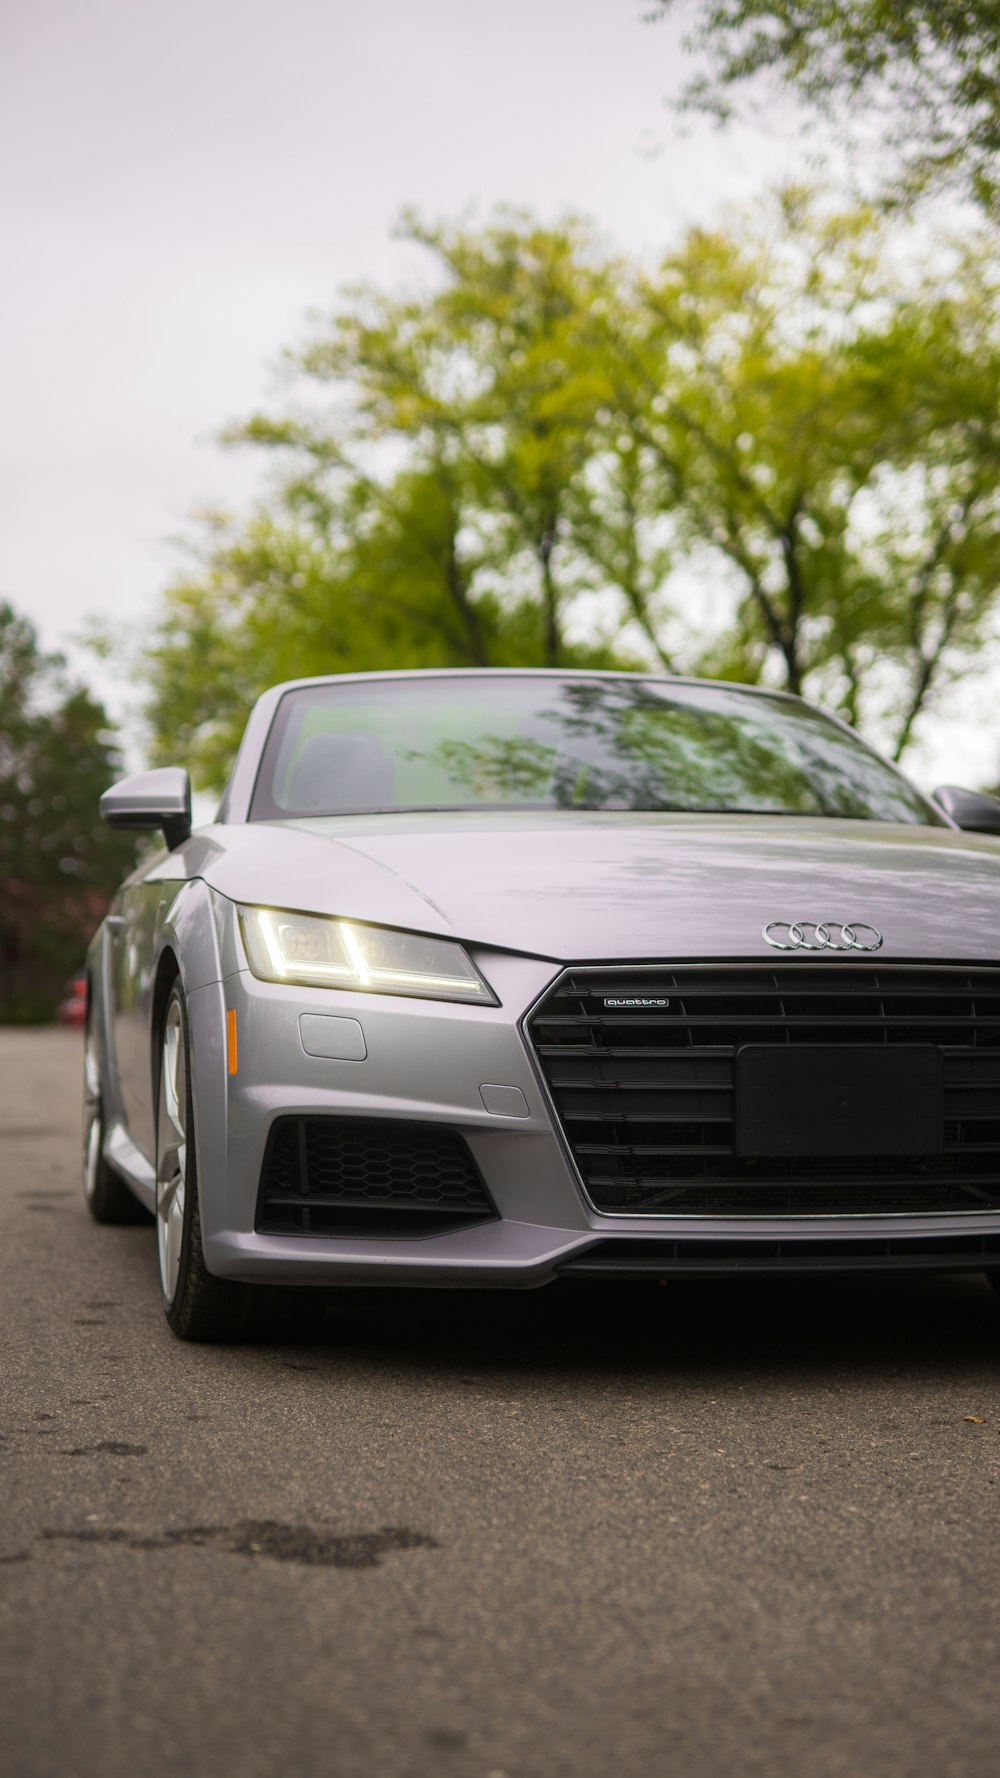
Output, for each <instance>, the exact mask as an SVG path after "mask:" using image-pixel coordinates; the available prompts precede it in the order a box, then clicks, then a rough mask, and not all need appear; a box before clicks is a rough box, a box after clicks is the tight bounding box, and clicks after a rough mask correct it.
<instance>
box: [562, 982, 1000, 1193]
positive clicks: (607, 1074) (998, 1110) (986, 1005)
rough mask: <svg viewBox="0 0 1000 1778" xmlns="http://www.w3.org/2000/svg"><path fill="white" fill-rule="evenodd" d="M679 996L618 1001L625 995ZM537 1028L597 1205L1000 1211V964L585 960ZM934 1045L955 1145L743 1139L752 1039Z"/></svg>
mask: <svg viewBox="0 0 1000 1778" xmlns="http://www.w3.org/2000/svg"><path fill="white" fill-rule="evenodd" d="M639 998H641V999H644V1000H646V1001H647V1002H648V1001H658V1000H660V1001H666V1002H667V1003H668V1004H667V1005H665V1006H655V1005H653V1006H650V1005H646V1006H643V1007H631V1008H628V1007H620V1008H616V1007H608V1006H607V1005H606V1004H605V1003H606V1001H609V1000H623V1001H624V1000H635V999H639ZM528 1033H529V1036H530V1038H531V1041H532V1043H533V1045H534V1048H535V1052H536V1054H537V1056H538V1060H539V1063H540V1065H541V1069H542V1072H543V1074H544V1077H545V1080H546V1082H547V1084H548V1087H549V1091H550V1093H551V1095H552V1099H553V1101H554V1104H555V1107H556V1110H557V1112H558V1115H559V1119H560V1122H561V1124H562V1128H563V1131H564V1133H565V1136H566V1140H567V1142H568V1144H569V1147H570V1150H571V1152H572V1155H573V1158H574V1160H575V1161H576V1164H577V1167H578V1168H579V1171H580V1175H581V1178H582V1180H583V1183H584V1186H585V1187H586V1191H587V1195H588V1197H589V1198H590V1201H591V1202H592V1204H593V1205H594V1207H595V1209H598V1210H601V1211H604V1212H607V1213H611V1214H614V1213H619V1214H625V1215H630V1216H632V1215H670V1216H675V1215H719V1216H721V1215H738V1216H745V1215H761V1216H764V1215H783V1214H785V1215H787V1214H789V1213H791V1214H798V1215H813V1216H822V1215H844V1214H851V1213H855V1214H858V1213H867V1214H884V1213H892V1212H899V1213H905V1212H914V1211H930V1212H940V1213H944V1212H949V1211H951V1212H953V1211H974V1210H979V1211H983V1210H994V1209H1000V969H972V970H967V969H957V968H930V967H925V968H920V967H916V966H913V967H909V966H896V965H887V966H885V967H883V968H880V969H875V968H870V967H869V968H861V967H854V966H851V965H848V966H844V965H843V964H841V963H839V962H836V963H831V964H830V965H829V966H828V967H823V966H816V965H806V964H803V965H800V966H793V965H787V966H785V967H784V968H780V969H766V968H758V967H757V966H756V965H746V966H743V967H740V966H734V965H732V964H730V965H728V966H724V965H719V966H717V967H716V966H712V967H707V968H686V969H685V968H680V967H678V968H676V969H667V968H662V969H661V968H659V967H647V968H641V969H624V970H622V969H607V970H605V969H601V970H593V969H580V970H570V971H568V972H567V973H566V974H565V975H563V976H561V977H560V979H559V980H558V981H557V982H556V983H555V985H554V986H553V988H551V989H550V991H549V993H548V994H547V995H546V996H545V998H544V1000H543V1001H542V1002H541V1004H540V1005H539V1006H538V1007H537V1008H536V1010H535V1011H534V1013H532V1015H531V1018H530V1019H529V1021H528ZM810 1043H812V1044H831V1043H836V1044H852V1043H857V1044H932V1045H934V1046H935V1047H936V1048H937V1049H938V1050H939V1051H940V1053H941V1056H942V1062H943V1070H944V1115H945V1142H944V1152H943V1153H942V1154H937V1155H927V1154H919V1155H911V1156H906V1155H889V1156H876V1155H864V1154H859V1155H850V1156H839V1155H838V1156H810V1155H808V1154H804V1155H794V1156H786V1157H782V1158H780V1159H772V1158H770V1157H768V1158H764V1159H758V1158H750V1157H745V1156H742V1157H741V1156H739V1155H738V1154H737V1153H735V1130H734V1119H735V1077H736V1056H737V1051H738V1050H739V1049H740V1048H741V1046H742V1045H744V1044H810Z"/></svg>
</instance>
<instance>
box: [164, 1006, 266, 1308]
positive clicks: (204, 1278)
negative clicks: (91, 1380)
mask: <svg viewBox="0 0 1000 1778" xmlns="http://www.w3.org/2000/svg"><path fill="white" fill-rule="evenodd" d="M189 1056H190V1039H189V1034H188V1017H187V1006H186V1005H185V1001H184V992H183V989H182V988H181V985H180V982H179V981H178V982H175V983H174V985H173V988H172V989H171V991H170V996H169V999H168V1000H167V1004H166V1008H165V1010H164V1014H163V1023H162V1026H161V1028H160V1050H159V1070H158V1081H157V1099H156V1252H157V1261H158V1266H159V1274H160V1297H161V1299H162V1302H163V1312H164V1314H165V1315H166V1318H167V1323H168V1325H169V1326H170V1327H171V1328H172V1329H173V1331H174V1333H175V1334H176V1335H177V1336H178V1338H179V1339H182V1340H200V1341H212V1340H236V1339H239V1338H240V1337H241V1336H242V1335H244V1334H246V1333H247V1332H248V1331H249V1326H250V1321H251V1316H252V1313H253V1309H254V1294H255V1293H254V1290H253V1287H252V1286H251V1285H248V1284H235V1283H233V1282H232V1281H231V1280H230V1279H228V1278H215V1277H213V1276H212V1273H211V1272H210V1271H209V1270H208V1268H207V1267H206V1265H205V1257H204V1253H203V1251H202V1242H201V1211H200V1208H199V1204H198V1173H197V1166H196V1161H195V1148H194V1143H193V1141H191V1140H189V1133H190V1132H193V1130H194V1101H193V1096H192V1091H191V1070H190V1067H189V1065H188V1058H189Z"/></svg>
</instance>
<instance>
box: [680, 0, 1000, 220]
mask: <svg viewBox="0 0 1000 1778" xmlns="http://www.w3.org/2000/svg"><path fill="white" fill-rule="evenodd" d="M682 10H684V11H689V12H690V11H693V13H694V27H693V30H692V31H691V33H690V35H689V37H688V39H687V47H688V48H689V49H691V50H692V51H694V52H696V53H697V54H698V55H700V56H701V57H702V58H703V59H704V60H705V62H706V67H705V70H704V72H702V73H701V74H699V75H698V76H696V77H695V78H694V79H693V80H692V81H691V82H690V83H689V85H688V87H687V90H686V93H685V96H684V100H683V103H684V104H685V105H687V106H689V107H694V108H696V109H701V110H704V111H708V112H709V113H711V114H712V115H714V116H716V117H717V118H719V119H720V120H722V121H725V120H726V119H727V118H728V117H729V116H731V114H732V99H731V96H730V95H731V94H732V92H733V90H734V89H737V88H742V87H744V86H745V85H746V83H747V82H752V81H754V80H759V78H760V77H762V76H763V77H765V78H766V77H767V76H769V75H770V76H774V77H776V78H777V79H778V80H779V81H780V82H781V83H783V84H785V85H786V86H788V87H791V88H792V89H793V90H794V91H795V92H796V93H797V94H798V95H799V96H800V97H802V98H804V99H805V100H806V101H807V102H808V103H810V104H812V105H815V106H818V107H819V108H820V109H821V110H822V111H824V112H825V113H826V114H827V115H828V116H831V117H832V118H833V119H834V120H835V121H836V122H837V123H838V124H840V125H842V126H843V124H844V120H845V119H846V120H853V119H856V118H857V117H858V116H859V114H861V113H863V116H864V121H865V125H866V127H867V128H869V129H870V128H871V126H872V124H873V122H875V123H880V124H881V127H882V134H883V138H884V146H885V147H887V148H889V149H890V150H891V152H892V159H893V162H894V166H895V178H894V180H893V184H894V186H895V190H896V193H897V195H900V196H902V197H904V198H912V197H913V196H914V195H916V194H917V193H919V192H921V191H925V190H927V189H929V188H930V189H934V188H938V187H942V186H948V187H951V188H953V189H955V190H957V191H958V192H959V193H960V194H961V195H964V196H969V197H972V198H974V199H975V200H976V201H977V202H978V203H980V204H981V205H982V206H983V207H984V208H986V209H987V210H989V211H991V212H992V213H993V214H994V215H996V214H997V211H998V204H1000V182H998V180H1000V8H998V6H997V3H996V0H657V4H656V5H655V7H653V8H652V9H651V10H650V11H649V12H647V15H646V16H647V17H649V18H652V19H656V18H662V17H663V16H664V15H665V14H667V13H672V12H680V11H682ZM847 128H848V131H849V128H850V124H849V123H848V126H847Z"/></svg>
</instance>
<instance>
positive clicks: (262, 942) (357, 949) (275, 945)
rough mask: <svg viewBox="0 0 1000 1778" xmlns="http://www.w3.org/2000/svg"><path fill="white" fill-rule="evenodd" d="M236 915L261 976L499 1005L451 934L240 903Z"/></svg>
mask: <svg viewBox="0 0 1000 1778" xmlns="http://www.w3.org/2000/svg"><path fill="white" fill-rule="evenodd" d="M239 920H240V931H241V933H242V935H243V943H244V945H245V947H246V953H247V959H248V961H249V964H250V968H251V969H252V971H253V973H254V975H256V976H259V977H260V979H261V981H268V982H288V983H293V982H294V983H298V984H300V985H301V986H303V987H316V988H346V989H350V990H353V991H354V992H358V991H360V992H362V993H368V994H405V995H410V996H415V997H416V998H418V999H422V1000H460V1001H466V1002H469V1003H473V1004H474V1003H477V1002H478V1003H479V1004H480V1005H483V1006H495V1005H496V998H495V996H494V994H493V993H492V992H491V990H490V988H489V987H488V986H487V984H486V982H485V981H484V980H483V978H482V976H481V975H480V974H479V971H478V970H477V968H476V966H475V964H474V963H473V962H472V959H471V958H470V957H469V956H468V954H467V953H466V951H465V950H464V949H463V947H462V946H461V945H460V944H456V943H455V941H454V940H453V939H445V938H425V937H423V935H422V934H420V933H417V932H399V931H393V930H391V929H389V928H387V927H382V926H364V925H359V924H358V923H357V922H356V921H352V920H335V919H328V918H325V917H324V916H322V915H320V914H296V913H284V912H282V911H281V910H280V909H276V908H255V907H241V908H240V910H239Z"/></svg>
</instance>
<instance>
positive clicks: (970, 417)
mask: <svg viewBox="0 0 1000 1778" xmlns="http://www.w3.org/2000/svg"><path fill="white" fill-rule="evenodd" d="M996 298H997V284H996V274H995V272H994V270H993V266H992V260H991V257H990V254H989V250H988V246H986V245H985V244H979V245H977V244H975V243H971V244H969V243H967V244H966V245H965V246H964V247H961V248H954V249H953V250H951V251H950V252H949V253H947V254H946V253H945V252H944V250H943V249H942V250H941V252H940V263H939V265H938V266H937V267H936V268H935V270H934V274H933V276H932V275H931V274H930V273H926V274H923V273H921V272H919V271H918V270H915V269H914V267H913V265H912V263H911V262H910V259H909V255H908V253H906V252H904V251H902V243H900V251H899V252H898V254H897V257H896V259H895V260H894V258H893V255H892V254H891V253H890V252H888V251H887V248H886V241H885V233H884V230H883V229H882V228H881V227H880V226H879V224H878V221H877V219H876V218H875V217H874V216H873V215H872V214H871V213H870V212H868V211H865V210H863V209H862V210H856V211H851V212H848V213H842V214H837V213H831V212H829V211H827V210H824V209H823V208H822V207H821V206H818V205H817V204H816V203H815V202H811V201H810V200H809V199H808V197H806V196H804V195H803V194H801V193H797V192H786V193H785V194H783V196H782V197H781V198H780V199H779V200H778V201H777V202H773V203H772V204H771V205H770V207H769V212H768V213H767V214H766V215H764V214H762V213H761V211H760V210H759V209H758V210H757V211H756V212H755V213H754V214H753V217H752V219H751V222H750V225H749V226H747V225H746V224H740V223H738V222H734V223H733V225H732V226H730V227H729V228H728V229H726V230H722V229H719V230H716V231H712V232H709V231H703V230H694V231H692V232H691V233H690V234H689V235H688V237H687V238H686V240H685V241H684V242H683V243H682V245H681V247H680V248H679V249H678V250H677V251H676V252H675V253H673V254H671V255H670V256H668V258H667V259H666V260H665V261H664V263H663V264H662V266H661V267H660V268H659V269H658V271H657V272H656V273H655V274H653V275H652V276H651V277H649V278H648V279H646V280H644V281H643V283H642V286H641V292H640V298H639V305H640V309H641V325H640V326H639V327H638V328H636V329H633V330H632V331H631V333H630V335H629V338H628V341H627V348H628V349H627V351H626V352H623V351H622V349H621V348H622V342H621V340H620V339H619V340H618V341H611V340H609V342H608V355H609V358H610V357H611V355H612V354H613V355H614V358H615V362H616V372H615V376H616V390H615V401H616V404H617V407H618V409H619V411H620V416H621V419H622V420H623V421H624V422H625V424H626V425H627V427H628V429H629V432H630V433H631V435H632V437H633V439H634V441H635V444H636V448H637V451H638V453H639V455H640V457H641V459H642V462H643V464H644V471H643V473H644V474H645V476H646V477H647V478H648V479H649V480H650V481H651V482H652V483H653V484H654V485H655V487H658V490H659V493H658V500H659V506H660V510H661V514H662V519H663V523H664V525H665V526H666V528H667V532H668V536H669V550H668V553H669V554H670V555H671V556H672V559H673V561H674V562H675V564H676V563H683V564H687V565H688V568H689V571H692V570H696V571H697V579H698V583H700V585H701V586H702V587H705V588H712V587H720V588H729V589H730V591H731V603H730V604H729V605H728V607H727V622H726V623H725V625H724V627H723V628H722V629H721V631H720V632H718V633H717V634H716V635H715V636H714V638H713V639H712V640H711V641H710V642H708V643H706V641H705V640H704V634H703V635H702V638H701V639H699V637H698V634H697V632H698V630H699V628H700V627H701V626H700V625H699V622H698V611H697V602H698V597H699V595H698V593H697V591H693V592H692V593H691V595H690V599H691V601H692V604H693V606H694V612H695V622H694V625H693V629H694V631H695V634H694V635H692V636H691V638H690V640H689V642H688V644H687V646H686V647H685V648H684V649H683V650H682V654H683V658H684V659H685V661H686V662H687V663H689V664H691V663H696V664H697V665H698V666H699V667H700V668H701V669H702V670H704V671H707V672H714V673H718V674H721V675H722V676H725V677H728V676H733V677H736V678H740V679H749V680H758V679H765V680H767V681H768V682H770V683H778V684H781V685H783V686H785V687H786V688H787V689H788V690H790V691H794V692H805V693H806V694H807V695H813V696H818V697H820V698H821V699H823V700H824V701H827V702H830V703H833V704H835V705H836V706H838V707H839V708H840V709H841V710H843V712H844V713H845V714H846V715H847V716H848V717H849V718H850V719H851V720H852V721H854V722H859V723H860V724H861V725H862V727H867V728H868V729H869V730H871V731H872V732H874V733H875V734H877V735H878V736H879V738H880V739H881V740H882V741H883V742H885V741H888V742H889V744H890V746H891V747H892V749H893V751H894V752H895V753H896V754H897V756H898V755H899V754H900V753H901V752H902V751H903V749H904V748H905V747H906V745H907V743H908V742H909V740H910V738H911V736H912V733H913V728H914V724H915V723H916V721H917V719H918V718H919V716H920V715H921V713H922V712H923V711H924V710H925V709H926V708H927V707H928V705H929V704H930V703H931V702H932V701H933V700H934V699H935V698H936V697H937V696H939V695H940V693H941V692H942V691H943V690H944V689H945V687H946V685H947V684H948V683H949V682H950V681H951V680H952V679H953V678H954V676H955V674H956V673H957V672H959V671H960V670H962V669H963V668H965V667H967V666H968V665H969V663H970V661H971V660H972V659H974V657H975V655H976V652H977V651H978V649H979V648H980V647H981V645H982V644H983V643H984V642H986V641H988V640H989V639H991V638H992V635H993V627H994V613H995V609H996V605H997V597H998V588H1000V529H998V517H1000V420H998V415H1000V332H998V326H997V313H998V306H997V301H996ZM644 503H645V506H646V508H647V510H652V509H653V508H655V506H656V504H657V494H656V493H655V491H654V489H651V488H650V487H648V486H647V488H646V490H645V493H644ZM659 633H660V632H659V631H658V632H657V634H659Z"/></svg>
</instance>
